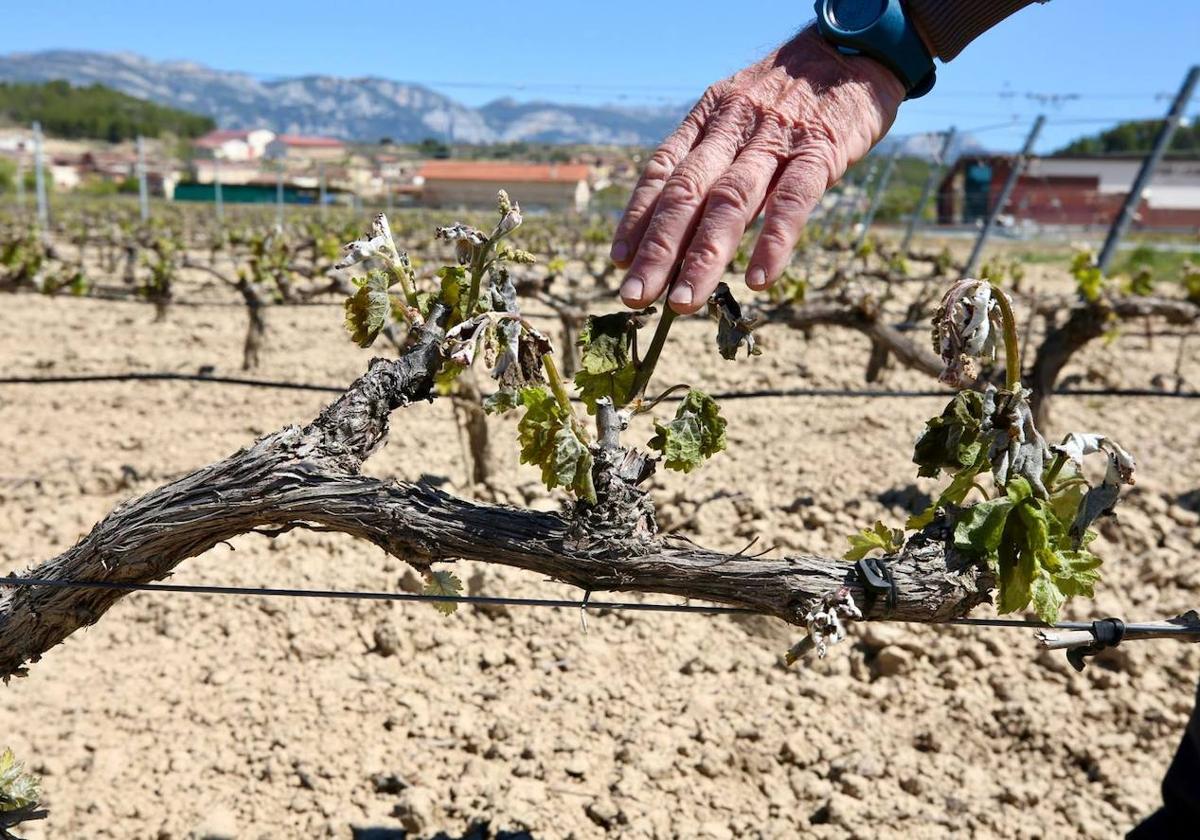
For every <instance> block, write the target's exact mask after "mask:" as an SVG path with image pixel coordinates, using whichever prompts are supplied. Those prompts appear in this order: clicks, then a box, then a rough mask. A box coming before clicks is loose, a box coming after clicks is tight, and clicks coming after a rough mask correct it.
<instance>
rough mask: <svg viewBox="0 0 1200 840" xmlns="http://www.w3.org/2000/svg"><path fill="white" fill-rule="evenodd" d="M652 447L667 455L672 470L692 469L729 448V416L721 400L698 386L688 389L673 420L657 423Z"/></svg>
mask: <svg viewBox="0 0 1200 840" xmlns="http://www.w3.org/2000/svg"><path fill="white" fill-rule="evenodd" d="M654 431H655V432H656V434H655V435H654V437H653V438H651V439H650V443H649V446H650V447H651V448H653V449H657V450H658V451H659V452H661V453H662V454H663V458H664V461H665V463H666V465H667V468H668V469H672V470H679V471H681V472H685V473H687V472H691V471H692V470H694V469H695V468H696V467H698V466H700V464H702V463H703V462H704V460H705V459H706V458H711V457H712V456H713V455H716V454H717V453H718V452H720V451H721V450H723V449H724V448H725V418H724V417H722V416H721V409H720V406H718V405H717V401H716V400H714V399H713V398H712V397H710V396H709V395H708V394H706V393H704V392H703V391H698V390H696V389H695V388H693V389H692V390H690V391H688V392H687V396H685V397H684V398H683V402H681V403H680V404H679V408H678V409H677V410H676V412H675V419H674V420H672V421H670V422H669V423H658V422H656V423H655V424H654Z"/></svg>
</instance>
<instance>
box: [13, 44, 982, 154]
mask: <svg viewBox="0 0 1200 840" xmlns="http://www.w3.org/2000/svg"><path fill="white" fill-rule="evenodd" d="M52 79H65V80H66V81H68V82H70V83H71V84H74V85H90V84H93V83H98V84H102V85H105V86H107V87H110V88H114V89H116V90H119V91H121V92H122V93H126V94H128V95H130V96H135V97H138V98H139V99H146V100H149V101H151V102H157V103H159V104H161V105H170V106H172V107H174V108H180V109H182V110H185V111H191V112H193V113H197V114H204V115H206V116H209V117H212V118H213V119H214V120H216V123H217V125H219V126H220V127H221V128H243V129H245V128H263V127H265V128H270V129H272V130H273V131H276V132H285V133H289V134H316V135H323V136H327V137H337V138H340V139H343V140H351V141H359V142H374V141H377V140H380V139H383V138H390V139H392V140H394V141H396V142H402V143H416V142H420V141H421V140H424V139H426V138H434V139H437V140H447V139H451V140H453V141H455V142H459V143H496V142H508V141H518V140H524V141H531V142H541V143H587V144H595V145H610V144H611V145H640V146H653V145H656V144H657V143H658V142H659V141H661V140H662V139H663V138H664V137H666V136H667V134H669V133H670V132H671V130H672V129H674V128H675V127H676V126H677V125H678V124H679V121H680V120H681V119H682V118H683V116H684V114H686V113H687V110H688V107H689V104H688V103H680V104H679V105H678V106H669V107H644V108H629V107H619V106H581V105H562V104H557V103H553V102H517V101H516V100H513V99H498V100H496V101H494V102H489V103H488V104H486V105H483V106H482V107H479V108H472V107H469V106H467V105H463V104H462V103H460V102H456V101H455V100H453V99H451V98H450V97H448V96H445V95H443V94H440V93H438V92H437V91H434V90H431V89H430V88H428V87H426V86H424V85H420V84H413V83H410V82H398V81H393V80H390V79H382V78H379V77H373V76H372V77H364V78H344V77H339V76H320V75H309V76H297V77H294V78H284V79H272V80H261V79H258V78H255V77H254V76H252V75H250V74H248V73H240V72H235V71H228V70H215V69H213V68H211V67H206V66H204V65H202V64H197V63H195V62H190V61H153V60H151V59H148V58H144V57H142V56H139V55H134V54H132V53H105V52H92V51H87V50H45V51H42V52H31V53H10V54H8V55H0V81H14V82H15V81H21V82H43V81H49V80H52ZM895 143H901V144H902V145H903V147H904V148H903V152H902V154H904V155H906V156H913V157H923V158H926V159H930V158H933V157H934V156H935V155H936V153H937V150H938V148H939V147H940V144H941V140H940V138H939V137H938V135H936V134H917V135H910V136H908V137H902V138H888V139H885V140H884V141H883V142H882V143H881V144H880V147H879V151H880V152H887V151H890V150H891V148H892V146H893V144H895ZM982 150H983V147H982V146H981V145H980V144H979V142H978V141H977V140H976V139H975V138H973V137H971V136H970V135H959V137H958V138H957V140H956V141H955V144H954V148H953V149H952V151H951V155H950V157H951V158H952V159H953V158H955V157H957V156H958V155H959V154H962V153H964V152H976V151H982Z"/></svg>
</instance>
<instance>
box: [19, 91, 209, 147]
mask: <svg viewBox="0 0 1200 840" xmlns="http://www.w3.org/2000/svg"><path fill="white" fill-rule="evenodd" d="M34 120H37V121H39V122H41V124H42V129H43V130H44V131H45V132H46V133H47V134H49V135H51V136H52V137H65V138H68V139H72V140H75V139H96V140H108V141H109V142H111V143H118V142H120V141H122V140H129V139H131V138H133V137H137V136H138V135H139V134H141V135H143V136H145V137H158V136H159V135H160V134H163V133H168V134H175V135H178V136H181V137H198V136H200V135H201V134H203V133H205V132H206V131H211V130H212V129H213V127H214V126H215V123H214V122H213V120H212V118H211V117H205V116H198V115H196V114H189V113H188V112H186V111H180V110H177V109H175V108H168V107H164V106H162V105H155V104H154V103H153V102H146V101H145V100H142V99H136V98H134V97H132V96H127V95H126V94H124V93H120V92H118V91H115V90H113V89H112V88H108V87H105V86H104V85H99V84H92V85H88V86H87V87H72V86H71V85H70V84H69V83H68V82H65V81H62V80H59V81H51V82H41V83H39V82H33V83H11V84H6V83H3V82H0V121H7V122H12V123H18V124H21V125H28V124H29V123H31V122H33V121H34Z"/></svg>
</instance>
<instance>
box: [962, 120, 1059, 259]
mask: <svg viewBox="0 0 1200 840" xmlns="http://www.w3.org/2000/svg"><path fill="white" fill-rule="evenodd" d="M1045 122H1046V118H1045V116H1043V115H1041V114H1039V115H1038V118H1037V119H1036V120H1034V121H1033V128H1031V129H1029V136H1028V137H1026V138H1025V145H1024V146H1022V147H1021V154H1019V155H1018V156H1017V159H1016V160H1014V161H1013V164H1012V169H1010V170H1009V172H1008V178H1006V179H1005V181H1004V187H1003V188H1002V189H1001V190H1000V195H999V196H997V197H996V203H995V204H993V205H992V209H991V210H990V211H989V212H988V215H987V220H986V221H984V223H983V228H982V229H980V231H979V236H977V237H976V238H975V247H974V248H972V249H971V256H970V257H969V258H968V259H967V265H966V268H964V269H963V276H964V277H971V276H972V275H974V274H975V269H977V268H978V267H979V260H980V258H981V257H982V256H983V246H984V245H986V244H987V241H988V237H989V236H991V233H992V228H993V227H994V226H995V224H996V219H997V218H998V217H999V216H1000V214H1001V213H1003V212H1004V207H1005V205H1006V204H1008V199H1009V198H1010V197H1011V196H1012V191H1013V188H1015V187H1016V186H1017V181H1018V179H1020V177H1021V175H1023V174H1024V173H1025V167H1026V166H1028V165H1029V156H1030V155H1031V154H1032V153H1033V144H1034V143H1036V142H1037V138H1038V135H1039V134H1040V133H1041V131H1042V125H1043V124H1044V123H1045Z"/></svg>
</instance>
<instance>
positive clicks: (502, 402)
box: [483, 388, 521, 414]
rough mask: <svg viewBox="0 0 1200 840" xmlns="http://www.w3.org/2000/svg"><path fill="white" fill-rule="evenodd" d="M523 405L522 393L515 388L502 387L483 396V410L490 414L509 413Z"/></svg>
mask: <svg viewBox="0 0 1200 840" xmlns="http://www.w3.org/2000/svg"><path fill="white" fill-rule="evenodd" d="M520 406H521V395H520V394H519V393H517V391H516V390H515V389H513V388H501V389H500V390H499V391H497V392H496V393H494V394H489V395H488V396H486V397H484V398H483V410H484V411H485V412H486V413H488V414H507V413H508V412H510V411H512V410H513V409H514V408H519V407H520Z"/></svg>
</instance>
